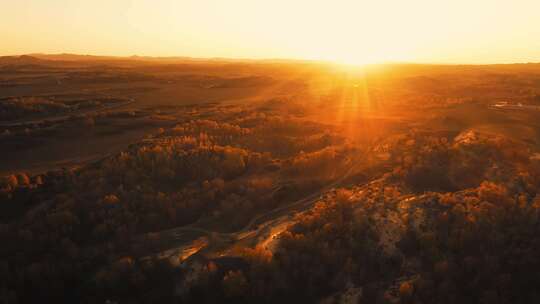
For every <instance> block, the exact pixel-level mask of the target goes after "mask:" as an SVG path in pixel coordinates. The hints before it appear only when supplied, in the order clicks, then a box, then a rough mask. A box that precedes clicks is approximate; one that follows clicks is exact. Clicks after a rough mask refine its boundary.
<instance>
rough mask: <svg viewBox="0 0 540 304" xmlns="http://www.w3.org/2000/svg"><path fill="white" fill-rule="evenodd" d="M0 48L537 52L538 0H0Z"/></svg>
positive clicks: (369, 55) (345, 56)
mask: <svg viewBox="0 0 540 304" xmlns="http://www.w3.org/2000/svg"><path fill="white" fill-rule="evenodd" d="M0 8H1V9H0V55H20V54H29V53H77V54H92V55H114V56H131V55H141V56H142V55H145V56H191V57H229V58H291V59H321V60H332V61H337V62H344V63H358V64H362V63H374V62H385V61H407V62H431V63H509V62H540V1H539V0H447V1H442V0H377V1H375V0H372V1H365V0H356V1H353V0H332V1H318V0H268V1H262V0H261V1H259V0H85V1H82V0H0Z"/></svg>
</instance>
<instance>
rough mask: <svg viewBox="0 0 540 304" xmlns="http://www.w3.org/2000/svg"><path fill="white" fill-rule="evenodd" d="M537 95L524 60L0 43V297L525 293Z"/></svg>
mask: <svg viewBox="0 0 540 304" xmlns="http://www.w3.org/2000/svg"><path fill="white" fill-rule="evenodd" d="M539 108H540V64H512V65H485V66H482V65H477V66H474V65H413V64H393V65H368V66H365V67H361V68H360V67H348V66H340V65H334V64H327V63H319V62H300V61H298V62H297V61H248V60H245V61H242V60H237V61H226V60H193V59H174V60H173V59H168V60H165V59H163V60H161V61H160V60H158V59H153V60H150V59H148V58H142V57H141V58H92V57H84V56H75V55H72V56H69V55H64V56H46V55H36V56H22V57H0V145H1V146H2V149H1V150H0V159H2V161H1V162H0V173H1V174H0V175H2V176H3V177H2V181H1V183H0V214H1V215H0V222H1V223H0V224H1V225H0V241H1V242H2V244H4V246H3V247H2V249H0V257H1V258H0V282H1V284H0V299H7V300H6V301H7V302H9V303H16V302H18V303H32V302H36V301H39V300H44V301H46V302H54V301H60V302H61V301H68V302H84V303H104V302H105V301H106V300H111V301H115V302H118V303H135V302H146V303H151V302H159V301H161V302H167V303H168V302H180V303H195V302H199V303H215V302H227V303H229V302H230V303H233V302H235V303H252V302H260V303H263V302H264V303H266V302H268V303H277V302H291V301H297V302H298V303H300V302H310V303H311V302H319V303H341V302H346V299H350V298H351V297H352V298H354V299H356V300H358V301H360V302H361V303H364V302H366V303H403V304H405V303H534V302H535V301H537V300H539V299H540V298H539V295H538V293H537V292H536V291H535V290H536V289H535V288H534V287H533V286H538V285H537V284H538V283H540V277H539V276H538V274H537V273H536V272H535V273H530V272H529V271H528V269H531V267H537V266H539V265H540V264H539V262H538V261H537V257H538V254H540V247H539V246H538V244H540V239H539V238H538V235H540V234H538V233H539V232H540V231H539V227H540V226H538V223H539V220H540V218H539V217H540V192H539V191H540V110H538V109H539ZM494 232H496V233H494ZM534 269H537V268H534ZM209 291H211V292H209ZM340 301H341V302H340ZM353 303H354V302H353Z"/></svg>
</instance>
